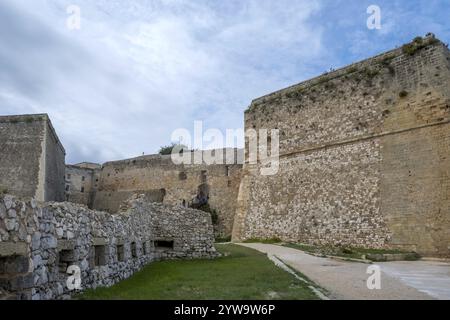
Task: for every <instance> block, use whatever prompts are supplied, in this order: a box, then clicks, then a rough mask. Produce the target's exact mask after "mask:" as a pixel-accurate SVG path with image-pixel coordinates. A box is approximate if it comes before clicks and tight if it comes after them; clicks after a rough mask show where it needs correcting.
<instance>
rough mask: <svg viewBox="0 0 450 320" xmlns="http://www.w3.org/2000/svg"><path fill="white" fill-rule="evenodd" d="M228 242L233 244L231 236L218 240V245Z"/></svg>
mask: <svg viewBox="0 0 450 320" xmlns="http://www.w3.org/2000/svg"><path fill="white" fill-rule="evenodd" d="M227 242H231V236H228V237H218V238H216V243H227Z"/></svg>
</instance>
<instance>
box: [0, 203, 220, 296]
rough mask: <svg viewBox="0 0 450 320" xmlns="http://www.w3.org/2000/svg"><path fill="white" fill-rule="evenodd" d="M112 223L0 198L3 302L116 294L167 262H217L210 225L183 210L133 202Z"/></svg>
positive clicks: (68, 206) (100, 216)
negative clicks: (119, 286)
mask: <svg viewBox="0 0 450 320" xmlns="http://www.w3.org/2000/svg"><path fill="white" fill-rule="evenodd" d="M123 210H124V211H123V212H121V214H118V215H111V214H109V213H106V212H98V211H92V210H89V209H87V208H86V207H84V206H81V205H77V204H73V203H42V204H40V203H38V202H36V201H35V200H31V201H21V200H17V199H16V198H14V197H12V196H9V195H6V196H0V299H26V300H28V299H33V300H41V299H45V300H48V299H67V298H70V296H71V295H73V294H74V293H76V292H79V290H73V289H74V288H73V287H71V286H70V284H75V283H74V282H71V281H69V286H68V281H67V280H68V279H69V276H71V275H72V274H68V273H67V271H68V268H69V267H70V266H77V267H78V268H79V271H80V272H81V274H80V279H81V288H80V289H81V290H85V289H89V288H96V287H103V286H111V285H113V284H115V283H117V282H119V281H121V280H124V279H126V278H128V277H130V276H131V275H132V274H133V273H134V272H136V271H138V270H139V269H141V268H142V267H143V266H145V265H146V264H148V263H150V262H152V261H156V260H160V259H177V258H188V259H192V258H214V257H217V255H218V254H217V252H216V251H215V249H214V246H213V243H214V233H213V227H212V223H211V217H210V216H209V215H208V214H207V213H205V212H202V211H197V210H192V209H186V208H183V207H180V206H167V205H162V204H154V203H149V202H148V201H147V199H145V197H136V198H135V199H132V200H130V201H129V202H128V203H127V205H126V207H124V208H123Z"/></svg>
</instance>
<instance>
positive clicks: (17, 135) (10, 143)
mask: <svg viewBox="0 0 450 320" xmlns="http://www.w3.org/2000/svg"><path fill="white" fill-rule="evenodd" d="M65 155H66V152H65V150H64V147H63V146H62V144H61V142H60V141H59V139H58V137H57V135H56V133H55V130H54V129H53V126H52V124H51V121H50V119H49V117H48V115H46V114H38V115H23V116H1V117H0V192H9V193H12V194H15V195H19V196H23V197H35V198H36V199H37V200H39V201H63V200H64V173H65Z"/></svg>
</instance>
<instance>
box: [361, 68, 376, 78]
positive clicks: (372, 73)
mask: <svg viewBox="0 0 450 320" xmlns="http://www.w3.org/2000/svg"><path fill="white" fill-rule="evenodd" d="M364 74H365V75H366V76H367V77H369V78H370V79H373V78H375V77H376V76H377V75H379V74H380V71H379V70H377V69H371V68H365V69H364Z"/></svg>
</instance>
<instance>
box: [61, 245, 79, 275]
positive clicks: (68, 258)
mask: <svg viewBox="0 0 450 320" xmlns="http://www.w3.org/2000/svg"><path fill="white" fill-rule="evenodd" d="M74 261H75V256H74V251H73V250H61V251H60V252H59V255H58V268H59V272H61V273H66V272H67V268H69V267H70V266H71V265H72V264H73V262H74Z"/></svg>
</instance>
